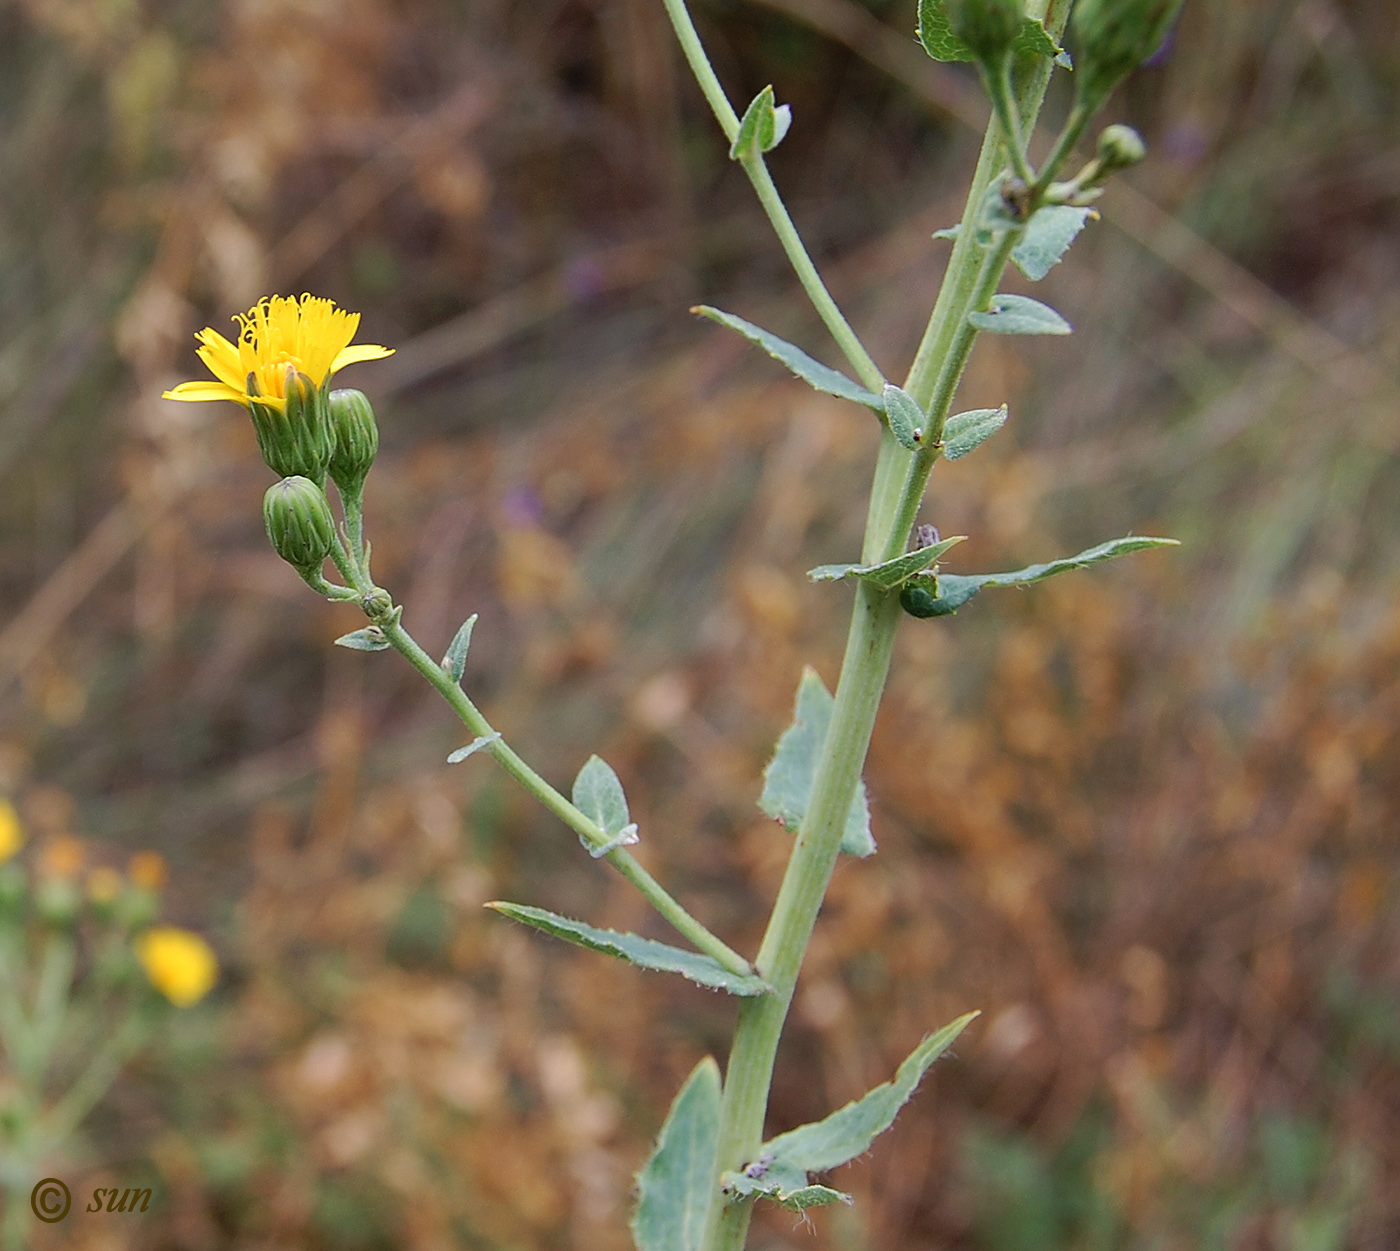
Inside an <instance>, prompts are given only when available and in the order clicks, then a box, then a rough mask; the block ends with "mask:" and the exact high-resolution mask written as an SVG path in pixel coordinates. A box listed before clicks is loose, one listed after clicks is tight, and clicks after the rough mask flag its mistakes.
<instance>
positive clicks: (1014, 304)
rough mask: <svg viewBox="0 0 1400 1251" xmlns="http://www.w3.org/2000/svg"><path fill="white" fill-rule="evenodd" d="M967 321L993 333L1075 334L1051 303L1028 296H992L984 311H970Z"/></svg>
mask: <svg viewBox="0 0 1400 1251" xmlns="http://www.w3.org/2000/svg"><path fill="white" fill-rule="evenodd" d="M967 320H968V322H969V323H970V324H971V325H973V326H976V327H977V329H978V330H987V331H990V332H991V333H992V334H1073V333H1074V327H1073V326H1071V325H1070V324H1069V322H1067V321H1066V320H1065V319H1064V318H1063V317H1061V316H1060V315H1059V313H1057V312H1056V311H1055V310H1054V309H1053V308H1051V307H1050V306H1049V305H1048V304H1042V303H1041V302H1040V301H1039V300H1032V299H1031V298H1030V297H1029V296H1026V295H1007V294H1005V293H1004V292H1003V293H998V294H997V295H994V296H992V302H991V304H990V305H988V307H987V311H986V312H985V313H969V314H968V315H967Z"/></svg>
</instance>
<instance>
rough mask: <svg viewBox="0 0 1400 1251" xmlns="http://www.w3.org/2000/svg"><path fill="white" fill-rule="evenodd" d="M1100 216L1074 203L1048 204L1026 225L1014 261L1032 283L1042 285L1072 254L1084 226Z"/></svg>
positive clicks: (1013, 255)
mask: <svg viewBox="0 0 1400 1251" xmlns="http://www.w3.org/2000/svg"><path fill="white" fill-rule="evenodd" d="M1091 217H1093V218H1097V217H1098V213H1097V212H1095V211H1094V210H1093V209H1091V208H1076V207H1075V206H1074V205H1072V204H1047V205H1046V206H1045V207H1044V208H1042V209H1039V210H1038V211H1037V212H1036V214H1035V216H1034V217H1032V218H1031V219H1030V221H1029V222H1028V223H1026V233H1025V234H1023V235H1022V236H1021V242H1020V243H1018V244H1017V245H1016V247H1015V249H1014V250H1013V251H1012V253H1011V259H1012V260H1013V261H1015V262H1016V268H1017V269H1019V270H1020V271H1021V272H1022V273H1023V274H1025V276H1026V277H1027V278H1029V279H1030V280H1031V281H1032V282H1039V281H1040V280H1041V279H1042V278H1044V277H1045V275H1046V274H1048V273H1049V272H1050V271H1051V270H1052V269H1054V268H1055V266H1056V265H1058V264H1059V263H1060V261H1061V260H1062V259H1063V258H1064V254H1065V253H1066V252H1067V251H1069V245H1070V244H1071V243H1073V242H1074V240H1075V237H1076V236H1077V235H1078V234H1079V232H1080V231H1081V230H1083V229H1084V224H1085V223H1086V222H1087V221H1088V220H1089V219H1090V218H1091Z"/></svg>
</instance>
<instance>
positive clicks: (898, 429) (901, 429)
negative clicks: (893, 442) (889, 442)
mask: <svg viewBox="0 0 1400 1251" xmlns="http://www.w3.org/2000/svg"><path fill="white" fill-rule="evenodd" d="M881 398H882V399H883V400H884V402H885V416H886V417H887V418H888V419H889V423H890V433H891V434H892V435H894V437H895V438H896V439H898V440H899V445H900V447H902V448H903V449H904V450H905V451H906V452H912V451H914V450H915V449H916V448H917V447H918V446H919V440H920V439H922V438H923V437H924V424H925V420H926V419H925V416H924V410H923V409H922V408H920V407H919V405H918V402H917V401H916V400H915V399H914V397H913V396H912V395H910V394H909V393H908V392H906V391H901V390H900V389H899V387H897V386H895V385H894V384H893V383H891V382H887V383H885V393H884V395H883V396H881Z"/></svg>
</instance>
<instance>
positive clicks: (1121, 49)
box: [1070, 0, 1182, 108]
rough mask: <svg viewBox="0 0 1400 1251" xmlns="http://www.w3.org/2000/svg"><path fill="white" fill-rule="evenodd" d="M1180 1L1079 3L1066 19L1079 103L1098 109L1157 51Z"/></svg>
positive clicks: (1096, 0) (1086, 0)
mask: <svg viewBox="0 0 1400 1251" xmlns="http://www.w3.org/2000/svg"><path fill="white" fill-rule="evenodd" d="M1181 5H1182V0H1079V3H1078V4H1076V5H1075V6H1074V16H1073V17H1072V18H1071V19H1070V22H1071V29H1072V30H1073V31H1074V34H1075V37H1076V40H1077V42H1078V45H1079V50H1078V52H1077V53H1076V55H1075V69H1074V77H1075V82H1076V85H1077V87H1078V91H1079V98H1080V100H1081V101H1084V102H1087V103H1089V104H1090V105H1092V106H1093V107H1095V108H1097V107H1098V106H1099V105H1100V104H1102V103H1103V101H1104V100H1105V99H1106V98H1107V96H1108V93H1109V92H1110V91H1112V90H1113V89H1114V87H1116V86H1117V85H1118V83H1119V82H1120V81H1122V79H1123V78H1124V77H1126V76H1127V75H1128V74H1129V73H1130V72H1131V71H1132V70H1134V69H1136V68H1137V67H1138V66H1139V65H1141V64H1142V62H1143V61H1145V60H1147V58H1148V57H1150V56H1151V55H1152V54H1153V53H1154V52H1156V51H1157V49H1158V48H1159V47H1160V46H1161V43H1162V40H1163V39H1165V38H1166V37H1167V31H1168V30H1169V29H1170V28H1171V24H1172V23H1173V22H1174V21H1175V20H1176V15H1177V14H1178V13H1179V12H1180V11H1181Z"/></svg>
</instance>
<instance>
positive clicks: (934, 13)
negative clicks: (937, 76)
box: [918, 0, 1069, 66]
mask: <svg viewBox="0 0 1400 1251" xmlns="http://www.w3.org/2000/svg"><path fill="white" fill-rule="evenodd" d="M918 36H919V42H920V43H921V44H923V45H924V51H925V52H927V53H928V54H929V56H931V57H932V58H933V59H934V60H935V61H975V60H976V59H977V58H976V57H975V56H974V55H973V52H972V49H971V48H969V47H968V46H967V44H965V43H963V41H962V40H961V39H959V38H958V37H957V36H956V35H955V34H953V28H952V26H951V25H950V24H949V22H948V13H947V11H946V10H945V8H944V7H943V0H919V25H918ZM1012 51H1014V52H1015V53H1016V54H1017V55H1018V56H1043V57H1050V58H1053V59H1054V60H1055V61H1056V62H1057V63H1058V64H1060V65H1065V66H1068V65H1069V57H1068V56H1067V55H1066V54H1065V50H1064V49H1063V48H1061V47H1060V46H1059V44H1057V43H1056V42H1055V41H1054V40H1053V39H1052V38H1051V37H1050V32H1049V31H1047V30H1046V29H1045V26H1044V24H1043V23H1041V22H1039V21H1038V20H1036V19H1035V18H1033V17H1028V18H1026V19H1025V20H1024V21H1023V22H1022V23H1021V29H1020V31H1018V32H1017V35H1016V42H1015V43H1014V44H1012Z"/></svg>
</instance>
